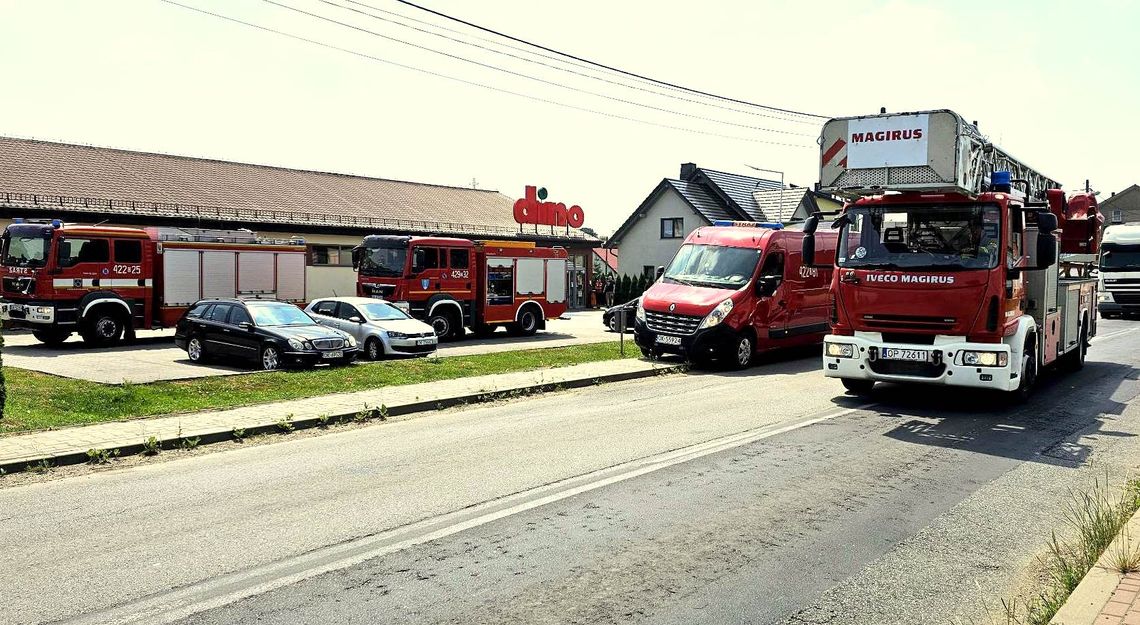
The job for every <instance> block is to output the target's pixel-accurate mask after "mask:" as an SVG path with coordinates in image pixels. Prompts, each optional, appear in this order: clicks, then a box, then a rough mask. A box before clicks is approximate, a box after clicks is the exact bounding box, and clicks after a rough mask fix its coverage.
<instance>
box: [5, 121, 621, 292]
mask: <svg viewBox="0 0 1140 625" xmlns="http://www.w3.org/2000/svg"><path fill="white" fill-rule="evenodd" d="M522 191H523V190H522V189H520V190H519V192H520V194H521V193H522ZM515 203H516V200H515V199H514V198H511V197H508V196H506V195H504V194H502V193H499V192H497V191H487V190H482V189H469V188H463V187H449V186H443V185H434V184H424V183H416V182H404V181H399V180H385V179H381V178H368V177H363V176H351V175H344V174H336V173H326V172H319V171H306V170H297V169H286V168H282V167H269V166H265V165H253V164H247V163H235V162H230V161H220V160H211V159H203V158H192V157H186V156H174V155H168V154H154V153H148V152H132V151H127V150H119V149H111V148H101V147H94V146H84V145H72V144H65V143H52V142H46V141H35V140H28V139H13V138H7V137H0V228H2V227H4V226H7V224H9V223H11V221H12V220H13V219H14V218H16V217H24V218H48V219H54V218H58V219H62V220H64V221H67V222H76V223H96V222H103V223H105V224H107V225H122V226H135V227H146V226H182V227H194V228H222V229H229V230H235V229H241V228H246V229H249V230H252V231H253V232H256V233H257V234H258V236H261V237H263V238H275V239H289V238H301V239H304V241H305V244H306V245H307V246H308V248H309V254H308V262H307V267H306V284H307V287H306V291H307V292H306V297H307V298H308V299H314V298H317V297H325V296H329V295H334V294H339V295H353V294H355V292H356V286H355V285H356V274H355V272H354V271H353V270H352V259H351V254H350V251H351V249H352V248H353V247H354V246H356V245H358V244H359V243H360V241H361V239H363V238H364V236H366V235H369V234H398V235H429V234H430V235H439V236H450V237H461V238H468V239H472V240H516V241H531V242H534V243H535V244H536V245H540V246H562V247H565V248H566V249H567V252H568V254H569V260H570V262H569V263H568V267H569V269H568V275H567V284H568V285H570V294H569V301H570V304H571V307H572V308H582V307H585V306H587V305H588V288H587V285H588V284H590V280H591V278H592V265H593V257H594V252H593V248H595V247H598V246H599V245H600V244H601V241H600V240H598V239H597V238H596V237H593V236H591V235H589V234H587V233H585V232H582V231H581V230H579V229H578V228H573V227H570V226H549V225H536V224H532V223H528V224H525V225H524V224H520V223H517V222H516V220H515V210H514V207H515Z"/></svg>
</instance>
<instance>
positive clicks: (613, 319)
mask: <svg viewBox="0 0 1140 625" xmlns="http://www.w3.org/2000/svg"><path fill="white" fill-rule="evenodd" d="M617 321H618V319H617V315H610V320H609V321H607V322H606V325H607V326H608V327H609V329H610V332H617V331H618V330H620V328H618V322H617Z"/></svg>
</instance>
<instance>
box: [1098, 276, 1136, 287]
mask: <svg viewBox="0 0 1140 625" xmlns="http://www.w3.org/2000/svg"><path fill="white" fill-rule="evenodd" d="M1104 283H1105V284H1106V285H1108V284H1140V278H1105V279H1104Z"/></svg>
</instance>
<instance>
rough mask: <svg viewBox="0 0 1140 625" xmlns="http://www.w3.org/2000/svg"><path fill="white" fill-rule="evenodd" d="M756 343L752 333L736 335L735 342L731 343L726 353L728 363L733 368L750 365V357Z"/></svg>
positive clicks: (752, 354)
mask: <svg viewBox="0 0 1140 625" xmlns="http://www.w3.org/2000/svg"><path fill="white" fill-rule="evenodd" d="M755 350H756V343H755V342H753V340H752V335H750V334H741V335H740V336H738V337H736V343H735V344H734V345H733V348H732V351H731V352H730V353H729V354H728V356H729V359H730V360H729V364H730V365H731V366H732V368H733V369H736V370H738V371H739V370H742V369H747V368H748V367H751V366H752V359H753V357H754V356H755V353H754V352H755Z"/></svg>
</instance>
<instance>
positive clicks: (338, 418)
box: [0, 364, 684, 474]
mask: <svg viewBox="0 0 1140 625" xmlns="http://www.w3.org/2000/svg"><path fill="white" fill-rule="evenodd" d="M683 368H684V365H682V364H670V365H663V366H655V367H653V368H652V369H643V370H641V371H627V372H622V373H610V374H604V375H598V376H589V377H582V378H575V379H570V380H563V381H561V382H540V383H535V384H528V385H526V386H519V387H516V388H511V389H505V390H500V391H484V392H478V393H468V394H465V395H455V396H453V397H444V398H439V399H434V400H424V401H414V402H410V403H404V404H399V405H395V406H386V411H387V414H386V415H385V416H381V414H380V408H379V407H377V408H371V409H369V413H370V414H369V415H368V416H367V420H379V421H383V420H385V419H386V418H388V417H398V416H404V415H409V414H415V413H420V412H431V411H436V410H443V409H444V408H452V407H455V406H459V405H465V404H480V403H486V402H491V401H495V400H498V399H504V398H513V397H522V396H528V395H537V394H541V393H547V392H550V391H554V390H564V389H571V388H584V387H588V386H596V385H599V384H605V383H609V382H624V381H627V380H637V379H642V378H651V377H656V376H659V375H664V374H667V373H673V372H677V371H682V370H683ZM357 414H359V413H358V412H356V411H354V412H344V413H332V412H330V413H328V417H329V418H328V420H327V421H326V422H325V423H324V424H332V423H339V422H344V421H346V420H353V419H354V418H355V417H356V415H357ZM160 416H161V415H160ZM290 423H292V425H293V429H294V430H307V429H312V428H315V427H319V426H321V425H323V424H322V423H321V421H320V419H318V418H317V417H316V416H306V417H299V418H296V419H294V420H292V421H290ZM80 427H82V426H80ZM243 430H244V434H243V436H242V438H247V437H249V436H254V435H258V434H267V433H274V432H281V430H280V429H279V427H278V422H277V421H273V422H266V423H264V424H260V425H255V426H248V427H245V428H243ZM155 438H156V439H157V440H158V443H159V449H161V450H171V449H177V448H178V447H179V446H180V444H181V443H182V441H184V440H187V439H194V438H197V439H198V443H197V444H196V446H200V445H209V444H213V443H220V442H225V441H230V440H235V439H236V437H235V436H234V435H233V429H232V428H231V429H225V430H221V429H211V430H204V431H196V430H192V429H190V430H188V431H187V432H184V433H183V434H182V436H177V437H163V438H158V437H155ZM113 449H117V450H118V452H119V453H118V455H119V456H130V455H137V454H139V453H142V451H143V444H142V442H138V443H130V444H127V445H119V446H116V447H114V448H113ZM101 451H113V450H112V449H105V450H101ZM88 460H89V458H88V456H87V451H86V450H84V451H82V452H65V453H57V454H50V453H49V454H43V455H37V456H28V457H23V458H20V459H19V460H14V461H4V460H0V470H3V471H4V472H7V473H9V474H11V473H18V472H23V471H25V470H32V469H33V467H34V466H35V465H37V464H40V463H42V462H45V461H46V462H48V463H50V466H52V467H56V466H65V465H73V464H83V463H86V462H88Z"/></svg>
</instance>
